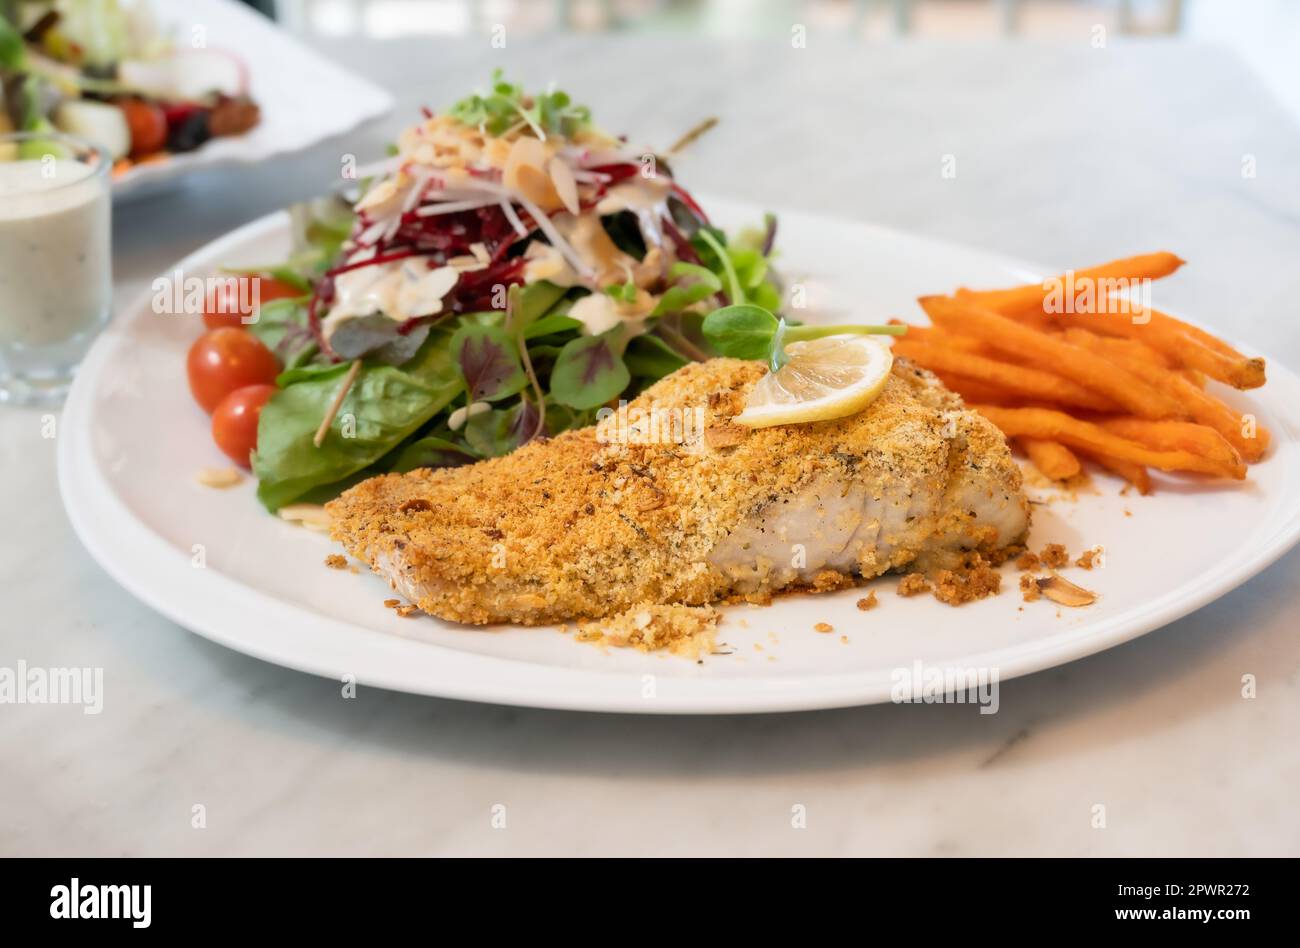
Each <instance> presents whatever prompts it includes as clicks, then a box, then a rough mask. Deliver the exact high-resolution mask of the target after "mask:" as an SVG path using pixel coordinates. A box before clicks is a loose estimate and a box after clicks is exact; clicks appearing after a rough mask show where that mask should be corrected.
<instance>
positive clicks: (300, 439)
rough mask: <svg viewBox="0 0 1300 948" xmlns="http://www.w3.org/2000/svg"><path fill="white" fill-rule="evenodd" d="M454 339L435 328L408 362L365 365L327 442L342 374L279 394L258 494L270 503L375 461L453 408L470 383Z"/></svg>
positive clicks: (267, 427)
mask: <svg viewBox="0 0 1300 948" xmlns="http://www.w3.org/2000/svg"><path fill="white" fill-rule="evenodd" d="M450 341H451V333H450V331H449V330H448V329H446V328H443V327H435V329H434V330H433V331H432V332H431V333H430V335H429V339H428V340H427V341H426V342H425V344H424V346H423V347H421V349H420V351H419V352H418V353H416V355H415V358H413V359H412V360H411V361H410V362H408V363H407V364H406V365H404V366H402V367H400V368H398V367H396V366H391V365H376V364H373V363H370V364H366V365H364V366H363V367H362V369H361V372H360V373H359V374H358V375H357V379H356V381H355V382H354V383H353V385H352V387H351V388H350V389H349V390H348V394H347V397H346V398H344V400H343V404H342V406H341V408H340V409H339V414H338V417H337V418H336V419H335V422H334V424H333V425H332V426H331V428H330V430H329V432H328V434H327V435H326V437H325V441H324V442H323V443H322V444H321V446H320V447H316V445H315V444H314V443H313V441H312V438H313V436H314V435H315V433H316V428H317V426H318V425H319V424H320V422H321V419H322V418H324V417H325V413H326V411H327V410H328V408H329V406H330V404H331V402H333V400H334V396H335V394H336V393H337V391H338V387H339V385H340V384H341V380H340V379H339V378H338V377H337V376H336V375H335V374H333V373H331V372H319V373H315V374H314V375H311V376H307V377H304V378H302V379H300V380H299V381H296V382H294V384H292V385H289V386H288V387H287V388H283V389H281V390H280V391H279V392H277V393H276V394H275V395H274V396H272V398H271V400H270V401H269V402H267V403H266V405H265V407H263V409H262V415H261V419H260V421H259V423H258V427H257V451H256V452H254V454H253V473H254V474H255V475H256V476H257V479H258V482H259V483H258V488H257V496H258V498H259V499H260V500H261V501H262V503H263V504H264V505H265V506H266V507H267V509H268V510H271V511H272V512H274V511H276V510H278V509H279V508H280V507H282V506H284V505H285V504H287V503H291V502H293V501H295V500H298V499H299V498H301V497H303V496H304V495H306V494H307V493H308V492H309V491H311V490H312V489H313V488H318V487H322V486H324V485H329V484H335V483H336V482H339V481H342V480H343V479H344V478H347V477H349V475H353V474H355V473H357V472H358V471H361V470H363V469H365V468H367V467H369V466H370V465H372V464H374V463H375V462H376V461H378V460H379V459H380V458H382V457H383V456H384V455H385V454H387V453H388V452H389V451H391V450H393V448H395V447H397V446H398V445H399V444H401V443H402V441H404V440H405V439H406V438H408V437H410V436H411V435H412V434H414V433H415V432H416V431H417V430H418V429H419V428H420V426H421V425H423V424H425V423H426V422H428V421H429V420H430V419H431V418H433V417H434V416H435V415H436V414H437V413H438V412H440V411H442V410H443V409H444V408H446V407H447V405H448V404H449V403H450V402H451V400H452V399H453V398H455V397H456V394H457V393H458V392H459V391H461V388H462V384H463V383H462V381H461V379H460V376H459V373H458V371H457V368H456V364H455V362H454V361H453V359H452V356H451V350H450Z"/></svg>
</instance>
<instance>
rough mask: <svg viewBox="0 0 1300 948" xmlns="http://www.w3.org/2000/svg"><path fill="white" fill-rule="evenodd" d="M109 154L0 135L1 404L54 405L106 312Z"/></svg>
mask: <svg viewBox="0 0 1300 948" xmlns="http://www.w3.org/2000/svg"><path fill="white" fill-rule="evenodd" d="M110 164H111V162H110V161H109V158H108V154H107V153H106V152H105V151H104V150H103V149H101V148H98V147H96V146H95V145H92V144H90V143H89V142H85V141H82V140H80V139H77V138H73V137H72V136H69V135H61V134H58V133H54V132H51V133H48V134H46V133H40V132H35V133H34V132H17V133H11V134H4V135H0V402H9V403H14V404H45V405H51V404H58V403H59V402H60V401H62V399H63V396H64V395H66V394H67V390H68V386H69V384H70V383H71V381H72V376H73V373H74V372H75V371H76V369H77V365H78V364H79V363H80V362H81V359H82V357H83V356H84V355H85V354H86V350H87V349H88V348H89V347H90V344H91V342H93V341H94V339H95V336H96V334H97V333H98V332H99V330H100V329H101V328H103V326H104V324H105V323H106V322H108V318H109V316H110V315H111V312H112V296H113V278H112V253H111V249H110V246H111V237H112V235H111V228H110V218H111V203H112V202H111V197H110V191H109V167H110Z"/></svg>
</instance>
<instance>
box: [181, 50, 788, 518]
mask: <svg viewBox="0 0 1300 948" xmlns="http://www.w3.org/2000/svg"><path fill="white" fill-rule="evenodd" d="M690 137H691V136H687V139H685V140H689V138H690ZM685 140H684V141H685ZM680 145H681V143H679V145H678V146H675V147H680ZM673 157H674V149H668V150H667V151H665V152H660V153H656V152H655V151H653V150H651V149H648V148H643V147H633V146H632V145H630V144H629V143H628V142H627V141H626V139H624V138H617V137H614V136H612V135H610V134H607V133H606V132H604V131H602V130H601V129H600V128H599V127H598V126H596V125H595V124H594V123H593V122H592V119H591V116H590V113H589V112H588V110H587V109H586V108H585V107H583V106H580V105H576V104H575V103H574V102H573V101H572V100H571V99H570V98H569V96H568V95H566V94H565V93H564V92H561V91H558V90H554V89H552V90H548V91H545V92H539V93H532V94H530V93H526V92H525V91H524V90H523V89H522V88H521V87H519V86H517V85H513V84H511V83H508V82H506V81H505V80H504V79H503V78H502V77H501V76H500V75H499V74H498V75H496V76H494V79H493V82H492V84H491V86H490V87H489V88H488V89H487V90H485V91H484V92H482V93H479V94H475V95H471V96H469V97H467V98H465V99H462V100H461V101H459V102H457V103H455V104H454V105H452V106H451V107H450V108H449V109H447V110H446V111H445V112H440V113H434V112H432V111H428V110H426V111H425V114H424V116H423V118H422V120H421V121H420V122H419V123H418V124H416V125H413V126H412V127H410V128H408V129H406V130H405V131H404V132H403V133H402V134H401V136H400V138H399V140H398V142H397V143H396V145H395V146H394V147H393V149H392V154H391V155H390V156H389V157H388V158H386V159H384V160H382V161H379V162H377V163H376V164H374V165H371V166H369V167H362V168H358V169H356V175H355V184H354V186H353V188H352V191H351V193H350V194H349V195H348V196H347V199H344V198H343V197H336V198H332V199H327V200H320V201H315V202H312V203H311V204H307V205H302V206H299V207H296V208H294V209H293V210H292V220H293V231H294V249H293V252H292V255H291V257H290V259H288V260H286V261H284V262H281V263H278V264H275V265H268V266H263V267H257V268H254V269H252V270H249V271H244V272H242V273H240V274H238V275H236V276H233V277H231V280H232V282H231V283H229V284H226V285H225V286H226V287H227V288H228V293H229V296H230V297H231V298H232V299H235V298H238V296H239V294H240V287H239V285H238V283H237V281H238V280H241V279H242V280H249V279H257V280H259V281H260V284H259V285H260V287H261V290H262V291H261V307H260V311H259V312H258V314H257V318H256V320H255V321H252V322H248V321H247V320H241V319H240V317H239V316H238V315H236V316H234V317H233V318H232V316H231V315H230V312H231V311H232V310H234V309H235V307H233V306H223V305H222V304H223V300H222V299H221V298H220V297H222V295H223V293H226V292H227V291H226V290H223V291H222V292H221V293H216V294H214V297H215V298H214V299H211V300H210V301H209V313H208V315H207V316H206V317H205V323H206V324H207V325H208V326H209V328H210V331H209V333H207V334H206V335H205V336H204V337H203V338H201V339H199V340H198V341H197V342H196V343H195V350H194V351H192V352H191V358H190V381H191V385H192V387H194V388H195V394H196V396H199V398H200V402H201V403H203V402H205V401H212V400H213V398H214V396H215V395H219V394H221V393H222V389H223V387H224V388H226V389H228V390H229V391H231V392H234V391H235V389H236V388H240V387H243V386H247V385H262V386H266V385H268V384H269V385H271V386H273V387H272V388H270V389H265V388H263V389H259V391H258V392H256V393H252V395H255V396H256V397H252V396H250V394H249V393H245V394H244V395H243V396H240V397H239V398H238V399H237V400H238V401H239V402H240V404H241V406H243V407H241V410H240V411H239V412H238V413H236V414H237V418H238V424H239V425H240V426H242V427H241V428H240V430H239V431H237V432H233V433H232V432H230V431H222V432H218V431H216V430H215V428H216V427H222V428H225V427H227V426H228V424H233V423H229V422H228V421H226V420H224V416H223V413H222V411H221V409H220V408H218V409H217V410H216V414H215V415H214V418H215V419H216V420H215V421H214V434H215V435H216V436H217V441H218V443H219V444H222V446H223V448H225V449H226V450H227V453H228V454H230V456H231V457H232V458H234V459H236V460H238V461H240V462H241V463H245V464H247V463H248V462H249V455H250V451H251V466H252V470H253V472H254V473H255V474H256V476H257V478H258V481H259V485H258V492H259V497H260V498H261V500H262V501H263V503H264V504H265V505H266V506H267V507H268V508H269V509H271V510H276V509H278V508H281V507H282V506H284V505H286V504H290V503H293V502H296V501H321V500H324V499H327V498H328V497H331V496H333V495H335V494H337V493H338V492H339V491H340V490H342V489H344V488H346V487H347V486H349V485H351V484H352V483H355V482H357V481H358V480H360V479H362V478H364V477H369V476H372V475H374V474H376V473H383V472H386V471H399V472H400V471H408V470H411V469H414V468H417V467H442V466H450V465H457V464H464V463H469V462H472V461H475V460H478V459H481V458H488V457H494V456H498V455H502V454H506V453H508V452H510V451H512V450H514V449H515V448H518V447H519V446H520V445H523V444H525V443H527V442H528V441H530V440H532V439H534V438H544V437H549V436H553V435H555V434H557V433H559V432H562V431H565V430H567V429H570V428H575V427H581V426H585V425H588V424H591V423H592V422H593V420H594V419H595V414H596V412H597V410H599V409H600V408H601V407H602V406H604V405H607V404H611V403H615V402H616V401H617V400H618V399H619V398H631V397H632V396H634V395H635V394H636V393H637V392H639V391H640V390H641V389H643V388H644V387H646V386H647V385H649V384H651V383H652V382H654V381H656V380H658V379H660V378H662V377H664V376H665V375H668V374H669V373H671V372H673V371H675V370H676V369H678V368H680V367H681V366H683V365H685V364H687V363H688V362H690V361H693V360H702V359H705V358H708V357H710V356H711V355H713V354H714V350H713V348H712V347H711V345H710V341H709V339H707V338H706V336H705V335H704V333H703V332H702V331H701V324H702V322H703V320H704V317H705V316H706V315H707V314H708V313H709V312H711V311H713V310H715V309H717V308H719V307H722V306H727V305H731V304H740V303H750V304H754V305H757V306H761V307H763V308H764V309H767V310H773V311H775V310H778V309H779V308H780V302H781V290H780V286H779V284H778V281H777V278H776V277H775V275H774V273H773V272H772V270H771V269H770V267H769V261H770V259H771V256H772V245H773V240H774V237H775V229H776V222H775V219H773V218H771V217H769V218H768V219H766V220H765V221H763V222H762V225H761V226H760V227H758V228H756V229H755V230H753V231H752V232H747V233H743V234H738V235H734V236H732V237H730V238H729V237H728V236H727V235H726V234H724V233H723V232H722V231H721V230H719V229H718V228H716V227H714V226H713V225H712V224H711V223H710V222H709V218H708V215H707V214H706V213H705V211H704V209H703V208H701V207H700V206H699V204H698V203H697V202H696V201H695V199H694V198H693V197H692V196H691V195H690V193H689V192H688V191H687V190H686V189H685V188H684V187H682V185H681V184H680V183H679V182H678V181H677V179H676V178H675V176H674V174H673V171H672V169H671V167H670V165H669V161H671V160H672V159H673ZM268 297H278V298H274V299H269V300H268ZM223 311H224V312H223ZM241 334H242V335H243V336H245V337H252V339H254V340H257V342H259V343H260V344H261V345H262V346H264V347H265V349H267V350H269V352H270V353H271V354H272V355H273V356H274V359H272V360H266V359H264V358H262V357H261V356H260V355H259V356H256V357H254V356H253V355H250V354H249V352H247V351H242V350H246V349H248V348H249V344H248V342H247V341H242V342H241V341H240V340H238V339H237V338H236V337H237V336H238V335H241ZM217 343H220V345H217ZM223 346H224V347H227V348H234V349H240V350H241V352H240V353H238V354H237V356H238V357H235V356H222V355H221V353H220V352H219V351H217V352H215V353H214V351H212V350H214V349H215V350H220V349H222V347H223ZM236 362H238V363H239V364H240V365H242V366H244V367H245V368H247V366H248V365H250V364H254V363H257V364H259V365H261V366H262V368H261V369H260V370H259V371H260V375H257V374H256V373H255V375H256V377H253V378H251V381H250V377H249V376H248V375H247V373H245V374H244V375H239V373H238V372H232V373H231V374H232V378H230V379H226V378H224V377H221V372H222V366H223V365H224V364H226V363H230V364H232V365H233V364H234V363H236ZM196 366H197V369H196ZM196 373H197V376H198V377H197V380H196ZM214 374H215V375H216V376H218V377H217V379H216V381H215V382H213V381H212V380H211V379H210V378H209V376H211V375H214ZM233 376H239V377H238V378H234V377H233ZM236 383H242V384H241V385H237V384H236ZM208 387H211V388H212V389H213V391H212V392H208V391H207V389H208ZM200 390H203V394H202V395H200ZM231 397H234V396H231ZM250 398H251V401H253V402H256V406H255V409H249V408H247V404H246V403H248V402H249V401H250ZM226 414H230V413H229V412H227V413H226Z"/></svg>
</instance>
